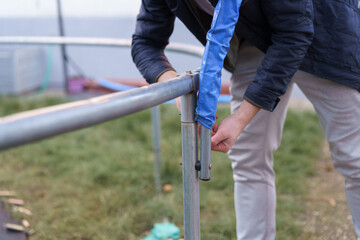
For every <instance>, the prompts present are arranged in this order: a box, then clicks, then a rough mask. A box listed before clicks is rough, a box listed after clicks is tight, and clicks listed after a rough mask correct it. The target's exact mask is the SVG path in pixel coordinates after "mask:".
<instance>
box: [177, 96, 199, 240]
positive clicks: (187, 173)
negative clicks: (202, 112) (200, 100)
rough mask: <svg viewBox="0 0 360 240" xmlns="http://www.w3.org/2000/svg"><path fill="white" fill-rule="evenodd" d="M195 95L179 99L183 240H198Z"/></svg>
mask: <svg viewBox="0 0 360 240" xmlns="http://www.w3.org/2000/svg"><path fill="white" fill-rule="evenodd" d="M195 101H196V95H195V94H193V93H192V94H186V95H184V96H182V97H181V133H182V161H183V163H182V168H183V194H184V203H183V204H184V235H185V240H200V202H199V177H198V172H197V171H196V170H195V162H196V160H197V157H198V153H197V151H198V148H197V142H198V141H197V126H196V122H195V120H194V113H195Z"/></svg>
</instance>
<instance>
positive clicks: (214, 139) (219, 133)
mask: <svg viewBox="0 0 360 240" xmlns="http://www.w3.org/2000/svg"><path fill="white" fill-rule="evenodd" d="M222 140H224V135H223V134H222V131H221V130H219V131H217V132H216V133H215V135H214V136H212V137H211V146H217V145H218V144H219V143H220V142H221V141H222Z"/></svg>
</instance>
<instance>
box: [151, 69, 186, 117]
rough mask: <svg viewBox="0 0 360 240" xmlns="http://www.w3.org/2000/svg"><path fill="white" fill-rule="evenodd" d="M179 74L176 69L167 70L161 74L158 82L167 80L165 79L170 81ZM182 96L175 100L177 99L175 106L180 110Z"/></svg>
mask: <svg viewBox="0 0 360 240" xmlns="http://www.w3.org/2000/svg"><path fill="white" fill-rule="evenodd" d="M178 75H179V74H178V73H177V72H175V71H172V70H170V71H166V72H164V73H163V74H161V75H160V77H159V78H158V80H157V81H158V82H165V81H169V80H170V79H174V78H176V77H177V76H178ZM180 99H181V98H180V97H178V98H175V99H174V101H175V106H176V108H177V110H178V111H179V112H181V100H180Z"/></svg>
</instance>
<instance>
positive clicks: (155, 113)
mask: <svg viewBox="0 0 360 240" xmlns="http://www.w3.org/2000/svg"><path fill="white" fill-rule="evenodd" d="M160 121H161V119H160V106H156V107H154V108H153V109H152V124H153V150H154V158H155V161H154V179H155V189H156V192H157V193H161V174H160V171H161V147H160V138H161V128H160V126H161V122H160Z"/></svg>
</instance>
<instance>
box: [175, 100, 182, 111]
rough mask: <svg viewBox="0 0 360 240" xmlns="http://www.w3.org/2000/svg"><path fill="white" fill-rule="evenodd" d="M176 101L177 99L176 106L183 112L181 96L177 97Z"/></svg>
mask: <svg viewBox="0 0 360 240" xmlns="http://www.w3.org/2000/svg"><path fill="white" fill-rule="evenodd" d="M174 101H175V106H176V108H177V110H178V111H179V112H180V113H181V99H180V97H178V98H175V100H174Z"/></svg>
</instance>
